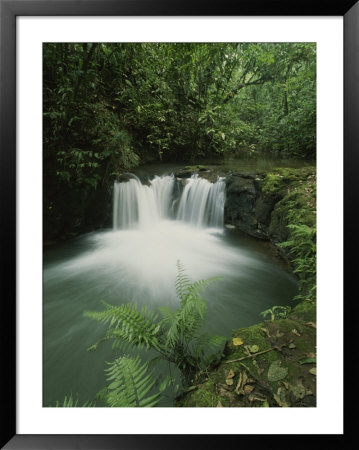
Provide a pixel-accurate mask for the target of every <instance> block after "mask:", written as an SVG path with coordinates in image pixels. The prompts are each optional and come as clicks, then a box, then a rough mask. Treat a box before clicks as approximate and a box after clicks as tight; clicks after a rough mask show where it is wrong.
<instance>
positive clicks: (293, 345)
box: [288, 342, 297, 348]
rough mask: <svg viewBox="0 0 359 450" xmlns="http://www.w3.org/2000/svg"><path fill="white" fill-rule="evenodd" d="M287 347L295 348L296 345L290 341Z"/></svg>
mask: <svg viewBox="0 0 359 450" xmlns="http://www.w3.org/2000/svg"><path fill="white" fill-rule="evenodd" d="M288 348H297V346H296V345H295V344H293V342H291V343H290V344H289V345H288Z"/></svg>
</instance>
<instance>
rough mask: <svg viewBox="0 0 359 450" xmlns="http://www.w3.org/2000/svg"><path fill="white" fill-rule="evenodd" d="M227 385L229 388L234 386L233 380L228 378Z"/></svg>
mask: <svg viewBox="0 0 359 450" xmlns="http://www.w3.org/2000/svg"><path fill="white" fill-rule="evenodd" d="M226 383H227V384H228V386H232V384H233V379H232V378H227V379H226Z"/></svg>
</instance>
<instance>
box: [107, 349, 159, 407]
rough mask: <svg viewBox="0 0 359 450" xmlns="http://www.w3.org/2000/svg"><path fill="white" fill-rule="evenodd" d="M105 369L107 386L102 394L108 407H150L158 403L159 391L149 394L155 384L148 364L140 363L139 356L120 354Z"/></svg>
mask: <svg viewBox="0 0 359 450" xmlns="http://www.w3.org/2000/svg"><path fill="white" fill-rule="evenodd" d="M109 366H110V367H109V368H108V369H106V373H107V380H108V381H109V382H110V384H109V385H108V386H107V388H106V390H105V392H104V393H103V395H104V396H105V400H106V404H107V406H110V407H131V406H137V407H150V406H155V405H157V404H158V402H159V400H160V393H159V392H155V393H154V394H152V395H150V391H151V390H152V389H153V387H154V386H155V384H156V380H155V379H153V374H152V372H150V371H149V370H148V365H147V364H143V363H141V360H140V359H139V357H136V358H131V357H129V356H122V357H120V358H117V359H116V360H115V361H113V362H111V363H109Z"/></svg>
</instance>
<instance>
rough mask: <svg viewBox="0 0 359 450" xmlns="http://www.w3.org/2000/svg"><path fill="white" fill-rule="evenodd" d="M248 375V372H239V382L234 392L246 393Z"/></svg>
mask: <svg viewBox="0 0 359 450" xmlns="http://www.w3.org/2000/svg"><path fill="white" fill-rule="evenodd" d="M247 380H248V375H247V373H246V372H241V373H240V374H239V378H238V383H237V386H236V388H235V390H234V392H235V393H236V394H238V395H244V390H243V386H244V385H245V384H246V383H247Z"/></svg>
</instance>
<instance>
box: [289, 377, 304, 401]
mask: <svg viewBox="0 0 359 450" xmlns="http://www.w3.org/2000/svg"><path fill="white" fill-rule="evenodd" d="M290 391H291V392H292V393H293V395H294V397H295V398H296V400H301V399H302V398H304V397H305V394H306V392H305V387H304V386H303V385H302V383H301V382H300V381H298V384H297V385H296V386H294V385H291V386H290Z"/></svg>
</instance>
